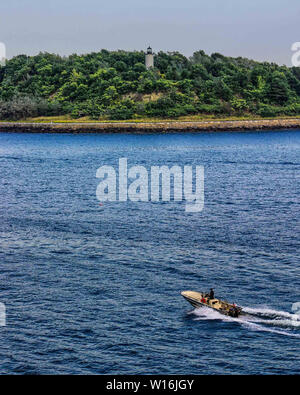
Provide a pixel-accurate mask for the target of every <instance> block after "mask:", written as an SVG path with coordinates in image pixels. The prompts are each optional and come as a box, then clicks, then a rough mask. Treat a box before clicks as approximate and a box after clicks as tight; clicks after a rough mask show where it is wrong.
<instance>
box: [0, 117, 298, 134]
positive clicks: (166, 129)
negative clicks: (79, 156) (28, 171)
mask: <svg viewBox="0 0 300 395" xmlns="http://www.w3.org/2000/svg"><path fill="white" fill-rule="evenodd" d="M297 128H299V129H300V118H298V119H272V120H270V119H265V120H264V119H262V120H241V121H217V120H216V121H197V122H189V121H172V122H170V121H169V122H168V121H166V122H140V123H139V122H85V123H79V122H78V123H77V122H63V123H50V122H49V123H38V122H32V123H29V122H0V132H12V133H136V134H144V133H176V132H216V131H249V130H271V129H297Z"/></svg>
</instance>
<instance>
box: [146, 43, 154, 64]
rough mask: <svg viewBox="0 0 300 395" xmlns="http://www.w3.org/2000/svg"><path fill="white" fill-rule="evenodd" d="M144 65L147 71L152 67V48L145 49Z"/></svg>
mask: <svg viewBox="0 0 300 395" xmlns="http://www.w3.org/2000/svg"><path fill="white" fill-rule="evenodd" d="M145 64H146V68H147V69H150V68H151V67H154V56H153V52H152V48H151V47H148V48H147V52H146V58H145Z"/></svg>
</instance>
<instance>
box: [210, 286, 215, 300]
mask: <svg viewBox="0 0 300 395" xmlns="http://www.w3.org/2000/svg"><path fill="white" fill-rule="evenodd" d="M214 298H215V292H214V289H213V288H211V289H210V293H209V299H214Z"/></svg>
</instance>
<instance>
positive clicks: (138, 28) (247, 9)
mask: <svg viewBox="0 0 300 395" xmlns="http://www.w3.org/2000/svg"><path fill="white" fill-rule="evenodd" d="M3 2H5V4H3ZM0 12H1V14H0V15H1V16H0V42H4V43H5V45H6V47H7V56H8V57H12V56H14V55H17V54H21V53H26V54H36V53H38V52H40V51H48V52H54V53H59V54H66V55H67V54H70V53H75V52H76V53H88V52H91V51H98V50H100V49H101V48H106V49H110V50H112V49H125V50H134V49H136V50H141V49H142V50H143V49H145V48H146V47H147V46H148V45H149V44H150V45H151V46H152V47H153V49H154V50H155V51H156V52H157V51H159V50H163V51H175V50H176V51H179V52H181V53H183V54H185V55H187V56H190V55H192V53H193V52H195V51H197V50H199V49H203V50H204V51H205V52H207V53H208V54H211V53H212V52H221V53H223V54H224V55H228V56H244V57H248V58H253V59H257V60H267V61H275V62H277V63H280V64H282V63H284V64H287V65H288V66H290V65H291V55H292V52H291V45H292V43H294V42H296V41H300V29H299V26H300V1H299V0H184V1H179V0H105V1H103V0H85V1H83V0H82V1H81V0H48V1H42V0H2V1H1V5H0Z"/></svg>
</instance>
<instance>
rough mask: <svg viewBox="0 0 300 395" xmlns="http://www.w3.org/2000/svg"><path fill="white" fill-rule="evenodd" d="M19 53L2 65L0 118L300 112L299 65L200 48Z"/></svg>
mask: <svg viewBox="0 0 300 395" xmlns="http://www.w3.org/2000/svg"><path fill="white" fill-rule="evenodd" d="M144 57H145V55H144V53H143V52H142V51H141V52H125V51H114V52H110V51H106V50H102V51H101V52H98V53H91V54H87V55H81V56H80V55H71V56H69V57H61V56H58V55H53V54H49V53H40V54H39V55H37V56H26V55H20V56H16V57H14V58H13V59H11V60H9V61H8V62H7V64H6V65H5V66H4V67H2V68H0V119H2V120H4V119H11V120H16V119H25V118H28V117H36V116H48V115H63V114H71V116H72V117H74V118H80V117H84V116H88V117H90V118H91V119H103V118H106V119H115V120H123V119H131V118H139V117H140V118H141V117H159V118H163V117H166V118H176V117H179V116H183V115H193V114H213V115H219V116H226V115H245V114H254V115H259V116H263V117H273V116H279V115H289V116H293V115H300V68H299V67H293V68H288V67H286V66H278V65H276V64H274V63H266V62H264V63H260V62H255V61H253V60H249V59H245V58H230V57H225V56H223V55H221V54H218V53H215V54H212V55H211V56H208V55H207V54H205V53H204V52H203V51H198V52H195V53H194V54H193V56H192V57H190V58H187V57H185V56H183V55H181V54H180V53H178V52H172V53H164V52H159V53H158V54H157V55H156V56H155V68H153V69H150V70H146V68H145V66H144Z"/></svg>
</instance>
